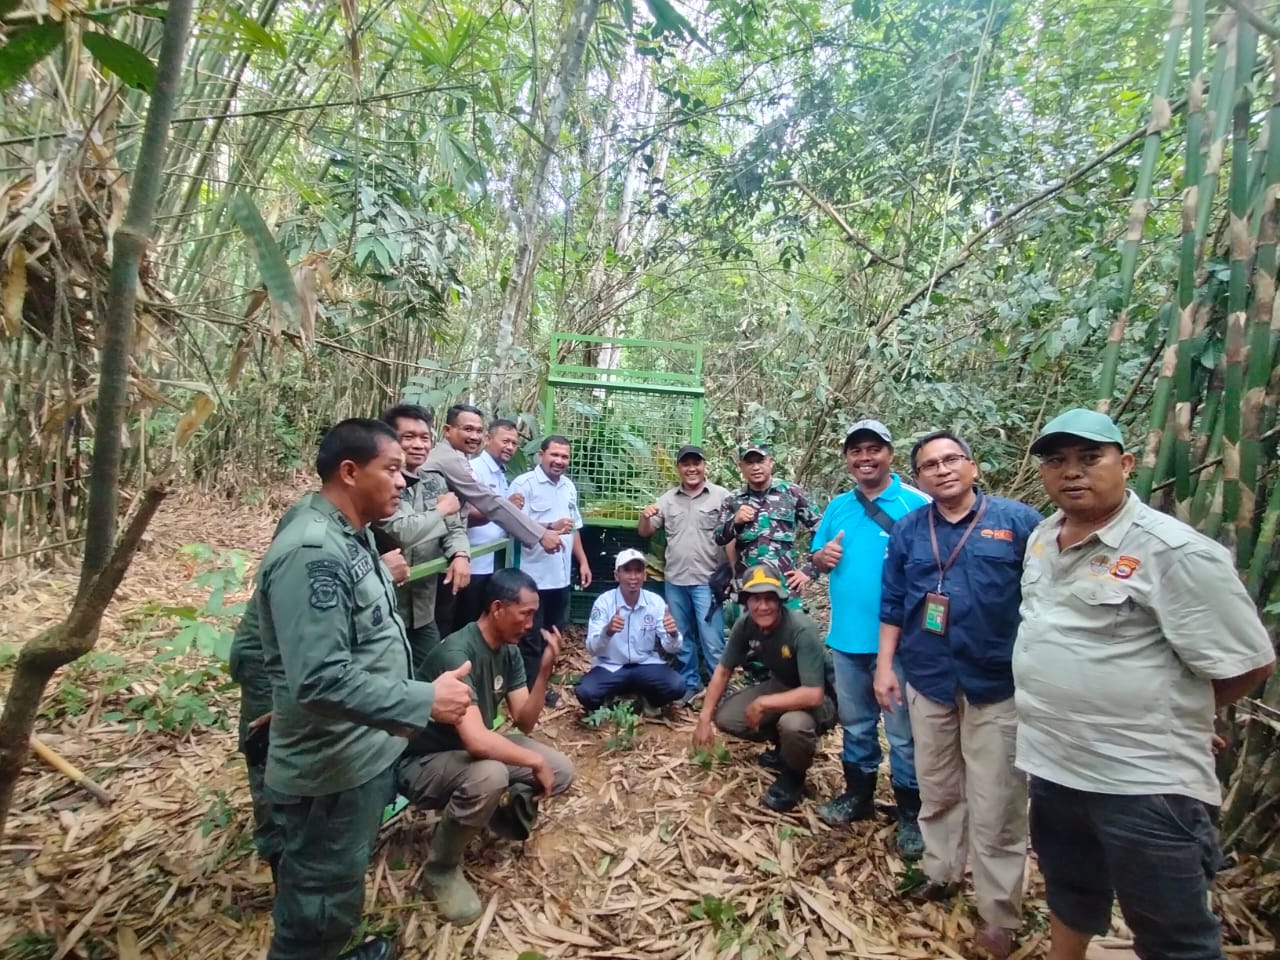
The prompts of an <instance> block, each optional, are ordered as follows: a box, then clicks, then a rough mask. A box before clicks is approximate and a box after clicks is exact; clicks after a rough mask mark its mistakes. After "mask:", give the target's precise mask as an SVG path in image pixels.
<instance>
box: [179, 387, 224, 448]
mask: <svg viewBox="0 0 1280 960" xmlns="http://www.w3.org/2000/svg"><path fill="white" fill-rule="evenodd" d="M216 408H217V404H216V403H215V402H214V399H213V397H211V396H209V395H208V394H207V393H198V394H196V398H195V400H193V401H192V403H191V407H190V409H189V410H187V412H186V413H184V414H183V415H182V419H180V420H179V421H178V425H177V426H176V427H175V428H174V430H173V445H174V446H175V447H185V446H186V445H187V443H188V442H189V441H190V440H191V438H192V437H193V436H195V432H196V431H197V430H199V429H200V427H201V426H202V425H203V424H204V422H205V421H206V420H208V419H209V414H211V413H213V411H214V410H215V409H216Z"/></svg>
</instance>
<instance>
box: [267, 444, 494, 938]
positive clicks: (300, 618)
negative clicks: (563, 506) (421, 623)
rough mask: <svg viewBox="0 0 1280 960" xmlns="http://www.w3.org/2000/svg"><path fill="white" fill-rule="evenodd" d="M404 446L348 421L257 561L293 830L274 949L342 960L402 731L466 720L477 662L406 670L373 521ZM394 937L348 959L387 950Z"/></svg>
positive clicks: (286, 822) (394, 492) (271, 790)
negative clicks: (424, 672) (316, 488)
mask: <svg viewBox="0 0 1280 960" xmlns="http://www.w3.org/2000/svg"><path fill="white" fill-rule="evenodd" d="M403 462H404V454H403V452H402V451H401V449H400V444H399V442H398V441H397V438H396V435H395V431H393V430H392V429H391V428H390V427H388V426H387V425H386V424H384V423H382V422H381V421H378V420H366V419H351V420H344V421H342V422H341V423H339V424H337V425H336V426H335V427H333V428H332V429H331V430H330V431H329V432H328V433H326V434H325V436H324V439H323V440H321V442H320V449H319V451H318V452H317V454H316V472H317V473H318V474H319V476H320V482H321V489H320V493H319V495H318V496H314V497H312V498H311V500H310V501H309V502H308V503H307V504H306V506H305V507H303V508H302V509H301V510H300V512H299V513H298V515H297V516H295V517H294V518H293V520H292V521H291V522H290V523H289V524H288V526H286V527H285V529H283V530H282V531H281V532H280V535H279V536H278V537H276V539H275V541H274V542H273V543H272V544H271V546H270V548H269V549H268V550H267V554H266V556H265V557H264V558H263V560H262V564H261V566H260V567H259V568H258V576H257V587H258V604H259V612H260V614H261V637H262V651H263V656H264V659H265V662H266V669H267V675H268V676H269V677H270V679H271V694H272V716H271V739H270V743H269V745H268V748H267V772H266V784H267V795H268V797H269V798H270V800H271V803H272V806H273V807H274V808H275V813H276V815H277V816H278V817H279V818H280V822H281V824H282V826H283V830H284V848H283V853H282V856H281V858H280V867H279V871H278V875H277V877H278V886H277V888H276V901H275V910H274V918H275V932H274V935H273V937H272V940H271V946H270V949H269V951H268V953H267V957H268V960H334V958H336V957H339V956H340V955H341V951H342V948H343V945H344V944H345V943H346V941H347V939H348V938H349V937H350V936H351V934H352V932H353V931H354V930H355V929H356V926H357V925H358V924H359V922H360V911H361V908H362V906H363V905H364V874H365V871H366V869H367V868H368V865H369V857H370V855H371V853H372V850H373V843H374V840H375V839H376V837H377V832H378V826H379V824H380V822H381V817H382V810H383V807H384V806H385V805H386V803H387V801H388V800H390V799H391V797H392V796H393V795H394V792H395V771H394V768H395V762H396V760H397V759H398V758H399V756H400V754H401V753H402V752H403V750H404V747H405V745H406V743H405V738H406V737H407V736H410V735H413V734H415V733H417V732H418V731H420V730H422V729H423V728H425V727H426V725H427V724H428V723H429V722H430V721H432V720H437V721H440V722H443V723H456V722H458V721H459V720H461V719H462V716H463V714H464V713H465V712H466V709H467V707H468V706H470V703H471V689H470V687H468V686H467V685H466V684H465V683H464V682H463V681H462V679H461V677H464V676H465V675H466V673H467V671H468V670H469V669H470V665H469V664H463V665H462V667H461V668H460V669H458V670H456V671H453V672H451V673H446V674H442V675H441V676H440V677H438V678H437V679H436V681H435V682H434V683H423V682H420V681H417V680H412V679H410V662H409V657H410V654H409V645H408V641H407V640H406V638H405V632H404V621H402V620H401V619H400V615H399V614H398V613H397V612H396V602H395V588H394V586H393V584H392V582H391V577H390V575H389V574H388V573H387V570H386V568H385V567H384V566H383V564H382V563H380V562H379V559H378V554H377V551H376V548H375V547H374V543H373V537H372V534H371V532H370V530H369V524H370V523H372V522H373V521H375V520H380V519H383V518H385V517H388V516H390V515H391V514H393V513H394V512H395V510H396V508H397V506H398V505H399V500H400V491H401V490H402V489H404V476H403V474H402V473H401V466H402V464H403ZM393 956H394V952H393V949H392V946H391V944H390V942H389V941H386V940H375V941H370V942H369V943H365V944H361V945H360V946H359V947H357V948H356V949H355V950H353V951H351V952H350V953H348V954H347V957H349V958H352V960H389V958H391V957H393Z"/></svg>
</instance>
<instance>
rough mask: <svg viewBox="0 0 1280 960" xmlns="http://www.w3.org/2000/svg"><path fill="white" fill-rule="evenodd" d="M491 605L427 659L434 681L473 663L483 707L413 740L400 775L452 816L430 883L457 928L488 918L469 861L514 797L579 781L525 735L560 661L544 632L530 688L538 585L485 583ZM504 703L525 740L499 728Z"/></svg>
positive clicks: (442, 830) (427, 876) (554, 641)
mask: <svg viewBox="0 0 1280 960" xmlns="http://www.w3.org/2000/svg"><path fill="white" fill-rule="evenodd" d="M484 605H485V606H484V612H483V613H482V614H481V615H480V619H479V620H478V621H476V622H475V623H469V624H467V625H466V626H465V627H463V628H462V629H461V630H459V631H458V632H457V633H454V634H452V635H451V636H449V637H446V638H445V640H444V642H443V643H442V644H441V645H440V646H439V647H437V648H436V649H435V651H434V652H433V653H432V654H431V656H430V657H429V658H428V660H427V674H428V676H438V675H440V674H442V673H444V672H445V671H448V670H452V669H455V668H456V667H458V666H459V665H461V664H464V663H470V664H471V673H470V674H468V675H467V683H468V684H470V685H471V687H472V689H474V690H475V697H476V702H475V703H474V704H473V705H472V706H471V707H470V708H469V709H468V710H467V712H466V715H465V716H464V717H463V718H462V722H461V723H459V724H458V725H457V727H456V728H455V727H453V726H449V725H446V724H440V723H434V722H433V723H431V724H430V725H429V726H428V727H427V729H426V730H424V731H423V732H422V733H421V734H419V735H418V736H417V737H415V738H414V739H413V740H412V741H410V743H409V747H408V749H407V750H406V751H405V757H404V759H403V760H402V761H401V763H400V768H399V771H398V776H397V780H398V784H399V788H400V791H401V792H402V793H403V794H404V795H405V796H407V797H409V798H410V799H411V800H413V801H414V802H415V803H417V804H418V805H419V806H423V807H427V808H429V809H436V810H438V809H442V808H443V809H444V816H443V817H442V818H441V819H440V822H439V823H438V824H436V828H435V833H434V834H432V837H431V850H430V853H429V855H428V857H427V863H426V868H425V870H424V872H423V880H424V883H425V885H426V887H427V891H428V893H429V894H430V896H431V897H432V898H433V899H434V900H435V903H436V909H437V910H438V911H439V913H440V915H441V916H442V917H444V918H445V919H446V920H449V921H451V922H454V923H470V922H471V921H472V920H474V919H475V918H476V917H478V916H480V898H479V897H478V896H476V892H475V890H473V889H472V888H471V885H470V884H469V883H468V882H467V880H466V878H465V877H464V876H463V875H462V866H461V864H462V854H463V851H464V850H465V849H466V846H467V844H468V843H470V842H471V840H472V839H473V838H474V837H475V836H476V834H478V833H479V832H480V831H481V830H483V829H484V828H485V826H486V825H488V823H489V821H490V818H491V817H492V816H493V814H494V811H495V810H496V809H497V808H498V805H499V804H500V803H501V802H502V799H503V797H504V795H505V794H506V793H507V788H508V787H509V786H511V785H513V784H527V785H532V786H535V787H536V788H537V789H538V790H539V792H540V794H541V796H544V797H546V796H555V795H557V794H560V793H563V792H564V791H565V790H567V789H568V788H569V784H570V783H572V782H573V763H572V762H571V761H570V760H569V758H568V757H566V756H565V755H564V754H562V753H560V752H559V751H556V750H552V749H551V748H550V747H548V746H544V745H543V744H541V743H539V742H538V741H536V740H533V739H531V738H530V737H528V736H526V734H529V733H531V732H532V731H533V728H534V727H535V726H537V723H538V715H539V714H540V713H541V712H542V707H543V703H544V700H545V697H546V692H547V682H548V680H549V679H550V677H551V669H552V667H554V666H555V662H556V657H558V656H559V655H560V632H559V631H558V630H557V629H556V628H555V627H554V626H553V627H551V628H550V629H544V630H543V631H542V636H543V639H544V640H546V642H547V645H546V649H545V650H543V653H542V661H541V664H540V667H539V670H538V675H537V677H536V678H535V679H534V682H533V686H532V687H529V688H527V689H526V685H525V672H524V660H523V659H522V657H521V655H520V649H519V646H518V644H519V643H520V638H521V637H523V636H524V635H525V632H526V631H528V630H529V629H530V626H531V624H532V623H533V616H534V613H535V612H536V611H537V609H538V585H537V584H536V583H535V582H534V580H533V578H532V577H530V576H529V574H527V573H525V572H524V571H523V570H514V569H505V570H499V571H497V572H496V573H494V574H493V576H492V577H491V578H490V580H489V582H488V583H487V584H486V593H485V597H484ZM504 701H505V703H506V706H507V711H508V713H509V715H510V717H511V719H512V720H513V721H514V722H515V725H516V726H517V727H519V728H520V731H521V732H520V733H506V734H501V733H498V732H497V731H496V730H495V729H494V725H495V724H494V721H495V720H496V719H497V718H498V708H499V706H500V705H501V704H502V703H503V702H504Z"/></svg>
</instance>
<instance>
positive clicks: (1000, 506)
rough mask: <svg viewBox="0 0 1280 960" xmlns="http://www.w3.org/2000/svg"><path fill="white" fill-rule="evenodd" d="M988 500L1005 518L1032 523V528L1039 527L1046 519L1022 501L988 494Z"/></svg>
mask: <svg viewBox="0 0 1280 960" xmlns="http://www.w3.org/2000/svg"><path fill="white" fill-rule="evenodd" d="M987 499H988V500H990V501H991V506H992V508H993V509H994V510H996V511H998V512H999V513H1000V514H1002V515H1003V516H1006V517H1015V518H1017V519H1019V520H1023V521H1025V522H1030V523H1031V526H1032V527H1036V526H1039V525H1040V521H1041V520H1043V519H1044V514H1042V513H1041V512H1040V511H1039V510H1037V509H1036V508H1035V507H1033V506H1031V504H1029V503H1025V502H1024V501H1022V500H1014V499H1013V498H1012V497H999V496H996V495H995V494H988V495H987Z"/></svg>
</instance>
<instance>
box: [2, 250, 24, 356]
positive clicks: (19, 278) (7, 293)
mask: <svg viewBox="0 0 1280 960" xmlns="http://www.w3.org/2000/svg"><path fill="white" fill-rule="evenodd" d="M0 290H3V294H0V301H3V307H4V311H3V314H4V332H5V333H7V334H8V335H9V336H11V337H16V336H17V335H18V333H19V332H20V331H21V330H22V304H23V302H24V301H25V300H26V299H27V250H26V248H25V247H24V246H22V244H15V245H14V247H13V252H12V253H10V254H9V268H8V270H6V271H5V275H4V282H3V284H0Z"/></svg>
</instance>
